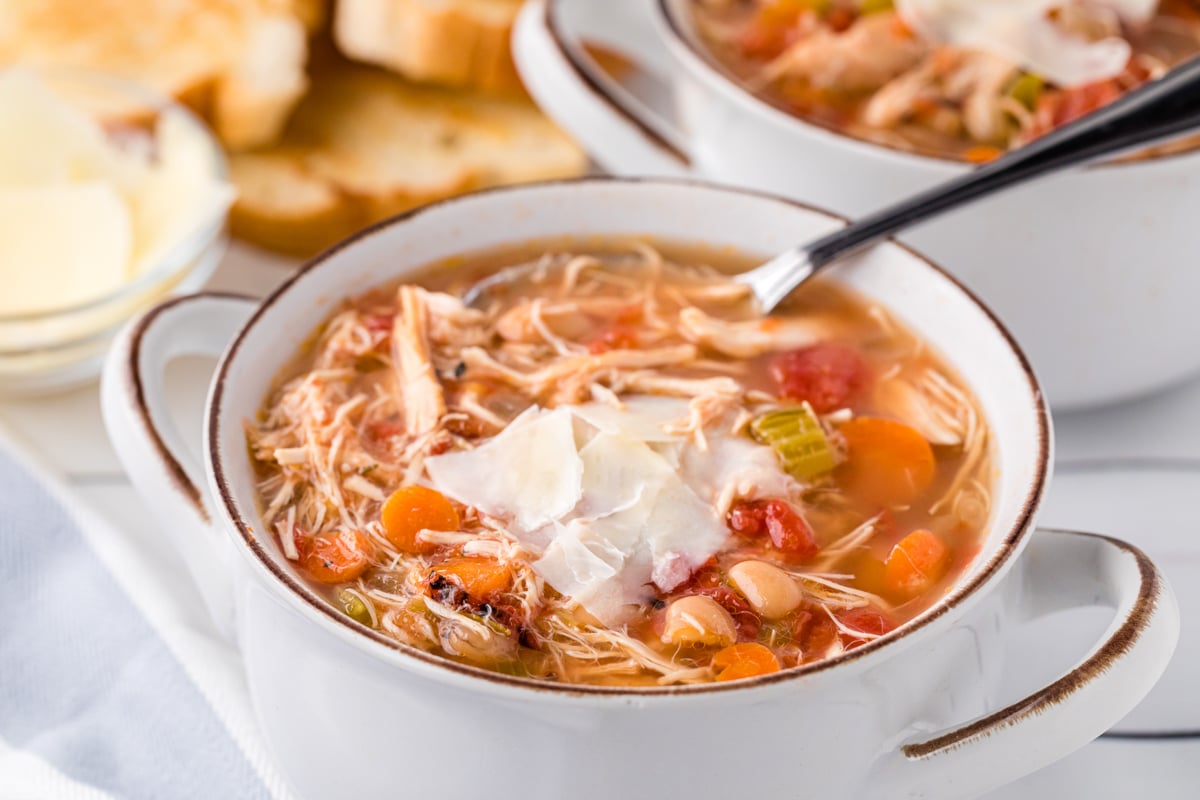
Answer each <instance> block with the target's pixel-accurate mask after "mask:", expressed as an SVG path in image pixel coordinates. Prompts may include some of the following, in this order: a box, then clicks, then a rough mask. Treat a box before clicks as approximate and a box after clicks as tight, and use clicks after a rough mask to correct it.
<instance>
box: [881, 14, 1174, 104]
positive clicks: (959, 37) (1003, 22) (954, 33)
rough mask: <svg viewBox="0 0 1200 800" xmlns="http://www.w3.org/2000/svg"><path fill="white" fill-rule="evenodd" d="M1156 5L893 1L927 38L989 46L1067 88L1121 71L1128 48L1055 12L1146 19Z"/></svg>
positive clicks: (974, 46)
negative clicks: (1076, 27)
mask: <svg viewBox="0 0 1200 800" xmlns="http://www.w3.org/2000/svg"><path fill="white" fill-rule="evenodd" d="M1157 6H1158V3H1157V0H1107V1H1105V0H1095V2H1080V0H1068V1H1067V2H1064V1H1063V0H896V9H897V10H898V11H899V12H900V15H901V17H903V19H904V21H905V22H907V23H908V24H909V25H911V26H912V28H913V29H914V30H916V31H917V32H918V33H921V34H922V35H924V36H926V37H927V38H929V39H931V40H934V41H937V42H942V43H944V44H950V45H955V46H958V47H970V48H978V49H980V50H987V51H989V52H992V53H995V54H997V55H999V56H1003V57H1005V58H1007V59H1009V60H1011V61H1013V62H1015V63H1016V64H1018V65H1020V66H1022V67H1025V68H1026V69H1028V70H1030V71H1031V72H1034V73H1037V74H1038V75H1041V76H1043V77H1045V78H1046V79H1047V80H1050V81H1052V82H1054V83H1057V84H1059V85H1060V86H1067V87H1070V86H1079V85H1081V84H1085V83H1091V82H1093V81H1099V80H1103V79H1105V78H1111V77H1113V76H1115V75H1119V74H1120V73H1121V71H1122V70H1124V69H1125V64H1126V63H1127V62H1128V61H1129V56H1130V53H1131V52H1132V51H1131V48H1130V46H1129V43H1128V42H1127V41H1125V40H1124V39H1123V38H1120V37H1119V36H1101V37H1099V38H1095V39H1089V38H1087V37H1086V36H1085V35H1084V34H1083V33H1081V32H1079V31H1073V30H1070V29H1068V28H1067V27H1066V26H1065V25H1064V24H1063V22H1062V21H1061V20H1060V19H1059V17H1058V13H1059V12H1061V11H1062V10H1063V9H1064V8H1067V7H1086V8H1088V9H1090V10H1105V11H1108V12H1110V13H1111V14H1112V16H1113V17H1114V19H1123V20H1125V21H1127V22H1145V21H1147V20H1148V19H1150V18H1151V17H1152V16H1154V11H1155V9H1156V8H1157Z"/></svg>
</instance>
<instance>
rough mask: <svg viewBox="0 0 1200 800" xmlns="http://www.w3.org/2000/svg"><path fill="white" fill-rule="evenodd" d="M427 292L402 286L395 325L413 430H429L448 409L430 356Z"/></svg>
mask: <svg viewBox="0 0 1200 800" xmlns="http://www.w3.org/2000/svg"><path fill="white" fill-rule="evenodd" d="M426 296H427V293H426V292H425V291H424V290H423V289H418V288H417V287H415V286H401V287H400V289H399V305H400V311H399V313H397V314H396V323H395V326H394V327H393V329H392V353H393V358H394V360H395V365H396V382H397V389H398V391H399V392H400V393H401V394H402V396H403V408H404V426H405V428H406V429H407V430H408V432H409V433H410V434H413V435H420V434H423V433H428V432H429V431H431V430H433V428H434V427H435V426H436V425H437V423H438V420H439V419H441V417H442V415H443V414H445V413H446V401H445V399H444V398H443V396H442V384H441V383H440V382H439V381H438V379H437V373H436V372H435V371H434V369H433V363H432V362H431V361H430V360H429V338H428V336H429V334H428V331H429V309H428V306H427V304H426Z"/></svg>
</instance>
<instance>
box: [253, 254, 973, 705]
mask: <svg viewBox="0 0 1200 800" xmlns="http://www.w3.org/2000/svg"><path fill="white" fill-rule="evenodd" d="M520 257H521V256H519V255H518V254H517V253H516V252H501V253H497V254H493V255H491V256H479V257H468V258H465V259H462V260H461V261H460V262H458V263H457V265H456V266H454V267H451V266H447V265H434V266H433V267H431V268H430V270H429V271H428V272H427V273H425V274H424V276H423V279H422V280H421V281H420V283H421V284H422V285H416V284H412V283H409V284H404V285H400V286H389V287H383V288H379V289H374V290H370V291H367V292H366V293H365V294H363V295H361V296H359V297H356V298H352V299H350V300H348V301H347V302H346V303H345V305H344V307H343V308H341V309H340V310H339V311H338V312H337V313H335V314H334V315H333V316H332V317H330V318H329V319H328V320H326V321H325V322H324V323H323V324H322V325H321V327H320V328H319V329H318V330H317V332H316V333H315V334H314V336H313V338H312V340H311V341H310V342H309V343H308V344H306V345H305V348H304V352H303V353H302V354H301V356H300V357H299V359H298V360H297V362H296V363H295V364H294V365H293V366H292V367H291V368H289V370H288V371H287V372H286V373H285V374H283V375H282V376H281V377H280V380H279V381H278V382H277V384H276V386H275V387H274V388H273V389H272V391H271V393H270V395H269V397H268V398H267V399H266V401H265V403H264V406H263V409H262V414H261V416H260V418H258V419H256V420H255V421H254V422H251V423H248V424H247V436H248V441H249V446H250V452H251V454H252V457H253V459H254V462H255V465H256V467H257V469H258V470H259V475H260V483H259V490H260V496H261V499H262V515H263V521H264V523H265V527H266V528H267V529H268V530H270V531H271V532H272V534H273V535H274V536H275V537H276V538H277V539H278V541H279V556H280V558H281V559H282V560H284V561H287V562H291V563H292V564H293V565H294V567H295V569H296V570H297V571H298V573H299V574H301V575H302V576H304V577H305V578H306V579H308V580H309V581H310V582H311V584H312V585H313V586H314V587H316V588H317V589H318V590H319V591H321V592H323V593H324V594H325V596H326V597H327V598H328V599H329V601H330V602H331V603H333V604H335V605H336V606H337V607H338V608H340V609H341V610H342V611H343V612H344V613H345V614H346V615H347V617H349V618H350V619H352V620H354V621H355V622H356V623H358V624H360V625H362V626H365V627H368V628H370V629H372V630H374V631H375V632H376V633H377V634H379V635H382V636H387V637H389V638H391V639H392V640H394V641H396V642H399V643H401V644H403V645H406V646H411V647H415V648H419V649H421V650H424V651H427V652H431V653H436V654H438V655H440V656H442V657H445V658H447V659H452V660H454V661H457V662H460V663H465V664H470V665H473V666H478V667H484V668H488V669H493V670H498V671H501V672H504V673H506V674H509V675H516V676H520V677H526V678H533V679H538V680H545V681H557V682H562V683H581V684H602V685H622V686H643V685H664V684H691V683H703V682H707V681H719V680H736V679H740V678H750V677H755V676H758V675H764V674H767V673H770V672H773V671H777V670H780V669H787V668H791V667H798V666H803V665H805V664H811V663H815V662H818V661H820V660H822V659H825V658H830V657H832V656H835V655H837V654H838V653H841V652H843V651H845V650H847V649H852V648H854V647H858V646H860V645H862V644H865V643H867V642H869V641H872V640H874V639H877V638H879V637H881V636H884V635H886V634H887V633H888V632H889V631H891V630H892V629H893V628H895V627H896V626H898V625H901V624H903V623H904V622H906V621H907V620H909V619H911V618H913V617H914V616H916V615H917V614H919V613H921V612H922V611H923V610H925V609H927V608H929V607H930V606H931V605H933V604H934V603H936V602H937V601H938V599H939V598H940V597H941V596H942V595H943V594H944V593H945V591H946V590H947V589H948V588H949V586H950V585H951V584H952V583H953V582H954V581H955V580H957V579H958V578H959V576H961V575H962V573H963V572H964V571H965V570H967V569H969V568H970V565H971V563H972V562H973V559H974V557H975V554H976V553H977V552H978V551H979V549H980V547H981V543H982V538H983V535H984V531H985V530H986V526H987V520H988V517H989V514H990V511H989V506H990V497H991V490H990V480H991V469H992V468H991V465H990V456H989V452H988V445H987V427H986V425H985V424H984V423H983V421H982V419H981V417H980V415H979V413H978V411H977V408H976V404H975V401H974V399H973V398H972V397H971V396H970V394H969V392H967V390H966V389H965V387H963V386H962V385H961V383H960V382H959V381H958V380H957V379H956V378H955V376H954V374H953V372H952V371H950V370H949V368H948V367H947V366H946V365H944V364H943V363H941V362H940V361H939V359H938V358H937V356H936V355H935V354H934V353H933V352H932V351H931V350H930V348H929V347H928V346H926V345H925V344H923V343H921V342H920V341H918V340H917V339H915V338H914V337H913V336H912V335H911V334H910V333H908V332H907V331H905V330H904V328H903V327H902V326H901V325H899V324H898V323H897V322H896V321H895V320H893V319H891V318H890V317H889V315H888V314H887V312H886V311H885V310H884V309H882V308H880V307H879V306H877V305H875V304H873V303H868V302H866V301H864V300H862V299H859V298H857V297H854V296H852V295H850V294H849V293H847V292H846V291H844V290H841V289H838V288H836V287H834V286H832V285H830V284H827V283H823V282H821V281H817V282H815V283H813V284H811V285H806V287H805V289H804V290H803V291H802V292H801V293H800V294H798V295H797V297H795V298H793V299H792V300H790V301H789V302H788V303H786V304H784V305H783V306H782V307H781V309H780V310H779V311H778V312H777V313H776V314H774V315H772V316H770V317H765V318H764V317H762V316H761V315H759V314H758V313H757V312H756V311H755V310H754V307H753V305H752V304H751V302H750V298H749V296H748V294H747V292H746V288H745V287H744V286H741V285H739V284H736V283H733V282H731V281H730V280H729V279H728V277H727V276H726V275H724V274H722V273H721V272H719V271H717V270H715V269H713V268H712V267H710V266H708V265H706V264H705V263H703V261H702V260H699V259H698V258H697V257H696V256H695V255H690V256H689V255H687V254H686V253H682V252H681V254H680V255H679V256H677V257H667V256H665V255H664V254H663V253H662V252H660V251H659V250H657V249H655V248H652V247H650V246H648V245H646V244H643V243H633V244H628V245H625V246H618V245H616V244H614V245H613V248H612V249H611V250H607V251H605V250H602V251H600V252H595V253H593V252H584V253H573V252H563V251H561V250H556V249H549V250H547V252H544V253H541V254H538V255H537V261H536V264H537V266H538V267H539V269H536V270H533V271H531V272H530V273H529V277H528V280H527V281H525V282H523V283H520V284H517V285H514V286H512V287H510V288H509V289H508V290H507V291H505V292H502V293H499V294H497V295H495V296H494V297H493V298H492V301H491V303H490V305H489V307H488V308H486V309H482V310H481V309H475V308H468V307H466V306H465V305H464V304H463V303H462V300H461V299H460V292H461V290H462V288H463V287H464V286H466V285H469V284H470V282H471V279H472V278H473V276H475V275H478V274H479V271H480V269H481V268H486V269H497V268H501V267H505V266H511V265H512V264H513V262H514V260H516V259H518V258H520Z"/></svg>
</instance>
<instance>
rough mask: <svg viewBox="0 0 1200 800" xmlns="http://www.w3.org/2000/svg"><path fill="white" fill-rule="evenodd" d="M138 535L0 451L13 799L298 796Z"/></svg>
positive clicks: (159, 550) (1, 748) (2, 790)
mask: <svg viewBox="0 0 1200 800" xmlns="http://www.w3.org/2000/svg"><path fill="white" fill-rule="evenodd" d="M129 491H130V493H131V495H132V490H129ZM141 527H142V528H143V529H142V530H139V531H116V530H114V529H113V528H112V526H111V525H110V524H109V523H108V522H107V521H106V520H105V519H104V518H103V517H102V516H100V515H99V514H98V513H96V512H95V511H93V510H91V509H89V508H87V507H86V506H84V505H83V504H82V503H81V502H80V501H79V500H78V499H77V498H75V497H74V496H73V495H72V494H71V493H69V492H68V491H66V489H65V486H64V484H63V482H62V481H61V480H60V479H59V478H57V477H56V476H55V475H54V474H53V473H51V472H49V471H48V470H46V469H44V468H43V467H41V466H39V465H37V464H36V461H35V459H34V458H32V456H31V454H28V453H18V451H17V450H16V448H15V445H12V444H3V443H0V798H3V800H44V799H46V798H52V799H55V800H56V799H57V798H79V799H80V800H96V799H97V798H131V799H133V798H204V799H205V800H208V799H209V798H221V799H222V800H224V799H227V798H255V799H257V798H288V797H290V796H291V795H290V794H289V792H288V790H287V788H286V786H285V785H284V782H283V780H282V778H281V777H280V776H279V774H278V773H277V772H276V770H275V768H274V766H273V764H272V763H271V761H270V758H269V757H268V755H267V752H266V748H265V746H264V744H263V742H262V740H261V739H260V737H259V734H258V731H257V729H256V727H255V723H254V721H253V716H252V713H251V709H250V703H249V697H248V694H247V690H246V686H245V683H244V679H243V678H242V673H241V670H240V664H239V662H238V658H237V655H236V652H235V651H234V650H233V649H232V648H231V647H230V646H229V645H228V644H227V643H225V642H224V641H222V640H221V639H220V638H219V637H218V636H217V634H216V632H215V631H214V630H213V628H212V627H211V625H210V624H209V622H208V620H207V618H206V617H205V614H204V610H203V606H202V604H201V601H200V597H199V595H198V593H197V592H196V590H195V589H194V587H193V586H192V585H191V584H190V583H189V582H188V579H187V577H186V573H184V571H183V567H182V564H181V563H179V561H178V557H177V556H176V555H175V554H174V553H172V552H170V551H169V549H168V548H167V547H166V545H165V542H163V541H162V540H161V539H160V538H159V537H157V535H156V533H155V531H156V529H157V522H156V521H154V520H149V519H148V520H147V521H146V525H145V526H141Z"/></svg>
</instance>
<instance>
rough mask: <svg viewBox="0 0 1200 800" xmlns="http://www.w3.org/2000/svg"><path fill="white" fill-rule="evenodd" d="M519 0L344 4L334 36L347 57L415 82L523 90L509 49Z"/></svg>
mask: <svg viewBox="0 0 1200 800" xmlns="http://www.w3.org/2000/svg"><path fill="white" fill-rule="evenodd" d="M520 8H521V0H339V1H338V3H337V7H336V9H335V12H334V25H333V33H334V40H335V41H336V43H337V46H338V48H339V49H340V50H341V51H342V53H343V54H345V55H346V56H348V57H350V58H353V59H355V60H358V61H365V62H367V63H369V64H378V65H379V66H383V67H388V68H390V69H394V70H396V71H397V72H399V73H400V74H401V75H404V76H405V77H407V78H409V79H410V80H413V81H417V82H421V83H436V84H439V85H442V86H453V87H461V88H471V89H478V90H481V91H487V92H499V93H521V92H523V91H524V89H523V88H522V86H521V80H520V78H518V77H517V69H516V67H515V66H514V64H513V60H512V53H511V51H510V49H509V38H510V36H511V35H512V26H513V21H514V20H515V19H516V16H517V12H518V11H519V10H520Z"/></svg>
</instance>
